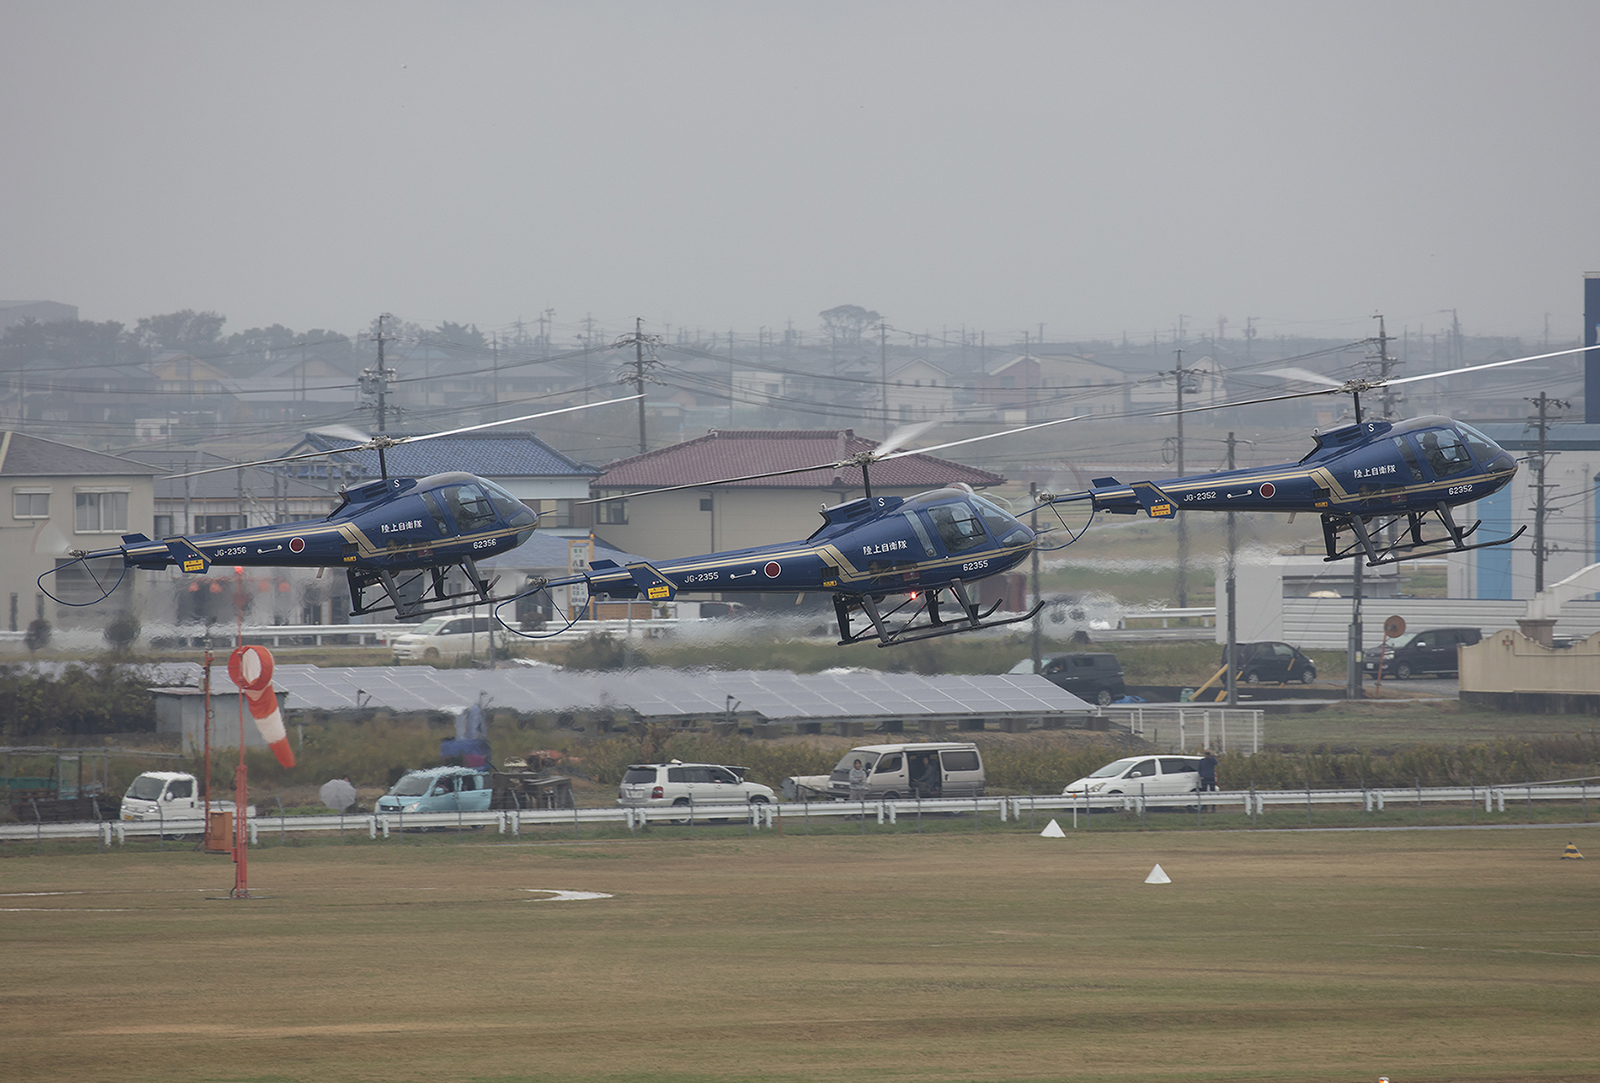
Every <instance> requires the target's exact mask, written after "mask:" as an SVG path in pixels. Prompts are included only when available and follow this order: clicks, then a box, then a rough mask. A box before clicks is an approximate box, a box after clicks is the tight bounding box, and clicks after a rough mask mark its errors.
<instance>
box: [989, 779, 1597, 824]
mask: <svg viewBox="0 0 1600 1083" xmlns="http://www.w3.org/2000/svg"><path fill="white" fill-rule="evenodd" d="M1596 795H1597V796H1600V790H1597V791H1596ZM1588 799H1589V789H1588V785H1587V783H1580V784H1579V785H1576V786H1571V785H1567V786H1548V785H1540V784H1538V783H1525V784H1523V785H1520V786H1516V785H1513V786H1417V787H1408V788H1403V789H1402V788H1394V787H1390V788H1386V789H1359V790H1358V789H1345V790H1311V789H1305V790H1256V789H1249V790H1213V791H1209V792H1206V793H1203V794H1202V793H1198V792H1190V793H1181V794H1161V795H1150V796H1145V795H1141V794H1132V793H1124V794H1109V795H1101V794H1092V795H1084V794H1059V795H1052V796H1041V797H1013V798H1011V799H1010V800H1011V802H1012V818H1013V819H1017V818H1020V817H1021V816H1022V814H1023V813H1024V812H1029V813H1035V812H1072V813H1074V814H1076V813H1077V812H1083V813H1085V814H1087V813H1090V812H1103V811H1121V812H1143V811H1145V810H1147V809H1173V808H1183V809H1191V808H1194V807H1195V805H1196V804H1197V803H1198V804H1201V805H1205V806H1207V807H1221V808H1224V809H1226V808H1227V807H1228V806H1230V805H1237V806H1239V809H1240V811H1241V812H1242V813H1243V814H1244V815H1246V816H1250V815H1255V814H1259V813H1262V812H1265V811H1266V810H1267V809H1268V808H1269V807H1306V808H1309V807H1310V806H1312V805H1359V806H1361V808H1362V809H1363V810H1364V811H1367V812H1382V811H1384V810H1385V809H1387V808H1388V807H1389V806H1390V805H1391V804H1393V805H1395V806H1397V807H1399V806H1404V805H1408V804H1412V805H1417V806H1421V805H1423V804H1438V803H1456V804H1461V803H1466V804H1469V805H1472V806H1473V807H1477V805H1478V804H1479V802H1482V804H1483V810H1484V811H1485V812H1504V811H1505V810H1506V802H1507V801H1508V800H1510V801H1512V802H1518V801H1527V802H1528V803H1529V805H1530V806H1531V804H1532V803H1533V802H1534V801H1578V802H1581V803H1585V804H1586V803H1587V802H1588Z"/></svg>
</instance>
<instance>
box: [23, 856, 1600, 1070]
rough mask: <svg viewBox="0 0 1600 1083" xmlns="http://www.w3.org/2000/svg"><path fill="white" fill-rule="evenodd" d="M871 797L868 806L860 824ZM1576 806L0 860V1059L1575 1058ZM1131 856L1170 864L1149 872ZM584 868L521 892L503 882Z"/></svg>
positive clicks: (874, 1063)
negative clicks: (1079, 826)
mask: <svg viewBox="0 0 1600 1083" xmlns="http://www.w3.org/2000/svg"><path fill="white" fill-rule="evenodd" d="M869 831H870V826H869ZM1570 838H1576V840H1577V841H1578V842H1579V843H1580V844H1582V845H1585V846H1587V847H1590V848H1600V839H1597V838H1596V836H1595V830H1594V829H1593V828H1589V829H1578V828H1574V829H1566V830H1560V831H1551V830H1530V831H1519V832H1506V831H1451V832H1427V833H1423V832H1415V831H1403V832H1387V833H1356V834H1348V835H1340V834H1308V833H1305V832H1299V833H1293V834H1285V833H1277V832H1265V831H1258V832H1253V833H1252V832H1248V831H1237V832H1221V831H1216V832H1207V833H1195V832H1190V833H1177V832H1160V833H1152V832H1130V831H1114V832H1112V831H1099V830H1091V831H1077V832H1074V833H1071V834H1070V835H1069V837H1067V838H1065V839H1058V840H1049V839H1041V838H1039V837H1037V836H1036V835H1035V834H1032V833H1028V834H1020V833H1008V834H992V835H991V834H977V835H966V834H961V833H959V832H955V831H952V832H949V833H943V834H937V835H923V836H920V837H918V836H906V835H898V836H895V837H887V836H882V835H874V834H870V833H869V834H867V835H865V836H861V835H854V836H853V835H849V834H837V835H829V836H814V837H810V838H807V837H803V836H796V835H794V834H792V833H786V834H785V835H784V836H782V837H779V836H776V835H770V834H769V835H761V836H756V837H754V838H748V837H727V836H724V837H719V838H716V839H707V840H697V841H695V842H689V841H687V840H683V841H670V840H654V841H652V842H651V843H634V842H629V841H616V842H591V843H582V844H573V843H566V844H559V845H557V844H542V845H538V844H523V845H509V844H501V843H498V842H490V841H487V840H485V841H480V842H477V843H474V844H466V845H461V844H450V843H447V842H445V841H444V840H441V839H438V838H434V839H429V840H426V841H421V842H418V843H417V844H415V845H412V844H407V845H404V846H386V845H377V844H371V845H363V846H347V847H338V846H328V845H324V846H320V847H315V848H307V849H299V848H292V847H291V848H285V849H274V848H271V847H261V848H258V849H257V850H255V851H253V852H252V860H251V864H250V884H251V888H252V891H253V892H254V893H255V894H256V895H257V896H258V897H257V898H254V899H251V900H247V901H228V900H226V899H225V898H224V897H223V896H224V895H225V894H226V891H227V889H228V887H230V886H231V884H232V879H233V866H232V865H231V864H230V863H229V862H228V860H227V859H226V858H225V857H215V856H205V855H199V854H193V853H189V852H170V851H169V852H168V853H165V854H136V853H127V852H113V853H108V854H94V853H90V854H84V855H80V856H63V857H58V858H51V859H45V860H39V859H33V858H29V857H26V856H14V857H8V858H7V859H6V862H5V872H6V875H5V891H7V892H13V893H16V892H81V894H63V895H34V896H19V895H10V896H7V897H6V898H4V899H0V905H3V906H7V907H18V908H23V909H21V911H20V912H7V913H4V914H0V947H3V950H4V953H5V958H6V966H5V968H4V970H3V974H4V977H3V978H0V998H3V999H0V1006H3V1008H4V1011H5V1014H6V1019H7V1024H8V1025H7V1035H8V1036H7V1041H6V1050H5V1065H6V1075H7V1078H8V1079H14V1080H18V1081H24V1083H26V1081H33V1080H54V1079H62V1078H91V1079H97V1078H122V1077H127V1078H143V1077H145V1076H149V1075H159V1076H160V1077H161V1078H163V1079H169V1080H174V1081H178V1083H184V1081H190V1080H218V1079H223V1080H250V1079H274V1080H281V1081H284V1083H299V1081H311V1080H324V1079H339V1080H383V1081H385V1083H409V1081H413V1080H416V1081H422V1080H438V1079H474V1080H493V1081H507V1083H509V1081H522V1080H541V1081H574V1083H577V1081H585V1083H587V1081H607V1083H628V1081H634V1080H640V1081H643V1080H649V1081H651V1083H658V1081H661V1080H674V1079H681V1080H690V1079H693V1080H714V1081H729V1083H732V1081H743V1080H765V1081H769V1083H770V1081H777V1083H789V1081H800V1080H808V1081H810V1080H816V1081H824V1083H826V1081H831V1080H859V1079H885V1080H917V1081H925V1080H933V1081H943V1080H952V1081H954V1080H961V1081H982V1083H987V1081H993V1083H1001V1081H1013V1080H1106V1079H1111V1080H1117V1081H1119V1083H1146V1081H1149V1083H1157V1081H1161V1083H1165V1081H1170V1080H1174V1079H1199V1080H1205V1079H1216V1080H1273V1081H1289V1083H1297V1081H1306V1083H1311V1081H1319V1083H1320V1081H1322V1080H1328V1079H1376V1078H1377V1077H1378V1076H1379V1075H1387V1076H1389V1077H1390V1078H1391V1079H1396V1080H1405V1081H1408V1083H1409V1081H1442V1080H1466V1081H1485V1083H1488V1081H1500V1080H1510V1079H1517V1080H1535V1081H1536V1080H1547V1081H1551V1083H1555V1081H1572V1080H1592V1079H1600V1054H1597V1053H1596V1052H1595V1049H1594V1045H1593V1040H1592V1027H1593V1020H1594V1018H1595V1015H1596V1013H1597V1011H1600V982H1597V981H1595V973H1594V968H1595V961H1596V959H1597V958H1600V933H1597V931H1596V926H1595V923H1594V921H1593V900H1594V895H1595V889H1596V887H1597V880H1596V877H1597V875H1600V871H1597V870H1600V866H1597V865H1596V863H1595V862H1594V861H1593V860H1591V861H1588V862H1574V861H1561V860H1559V854H1560V852H1561V848H1562V846H1563V845H1564V844H1565V843H1566V842H1567V841H1569V839H1570ZM1157 863H1160V864H1161V866H1162V868H1163V869H1164V870H1165V871H1166V872H1167V873H1168V874H1169V875H1170V876H1171V878H1172V881H1173V882H1172V883H1170V884H1166V885H1148V884H1145V883H1144V879H1145V876H1146V874H1147V873H1148V872H1149V871H1150V869H1151V868H1152V866H1153V865H1155V864H1157ZM534 888H560V889H567V890H580V891H597V892H605V893H608V894H610V895H611V896H612V897H611V898H609V899H602V900H594V901H587V902H533V901H528V900H529V899H531V898H533V896H532V894H531V893H530V891H529V890H528V889H534Z"/></svg>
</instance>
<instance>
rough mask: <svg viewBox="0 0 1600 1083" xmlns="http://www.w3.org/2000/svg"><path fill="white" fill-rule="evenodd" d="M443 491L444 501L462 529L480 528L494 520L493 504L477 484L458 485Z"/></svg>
mask: <svg viewBox="0 0 1600 1083" xmlns="http://www.w3.org/2000/svg"><path fill="white" fill-rule="evenodd" d="M443 492H444V499H445V503H446V504H448V505H450V510H451V511H453V512H455V516H456V525H457V526H458V527H460V528H461V530H462V531H471V530H482V529H483V528H484V527H486V526H489V525H491V524H492V523H493V522H494V505H493V504H491V503H489V497H488V495H487V494H486V493H484V491H483V490H482V489H481V488H479V487H478V486H477V485H458V486H456V487H455V488H453V489H445V490H443Z"/></svg>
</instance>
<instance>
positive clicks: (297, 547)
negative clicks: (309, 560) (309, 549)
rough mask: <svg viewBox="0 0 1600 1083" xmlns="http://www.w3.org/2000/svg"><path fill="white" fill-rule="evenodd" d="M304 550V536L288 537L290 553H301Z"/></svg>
mask: <svg viewBox="0 0 1600 1083" xmlns="http://www.w3.org/2000/svg"><path fill="white" fill-rule="evenodd" d="M305 551H306V540H305V539H304V538H290V539H289V552H291V553H303V552H305Z"/></svg>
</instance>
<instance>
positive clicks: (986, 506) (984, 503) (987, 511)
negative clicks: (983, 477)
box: [972, 496, 1028, 549]
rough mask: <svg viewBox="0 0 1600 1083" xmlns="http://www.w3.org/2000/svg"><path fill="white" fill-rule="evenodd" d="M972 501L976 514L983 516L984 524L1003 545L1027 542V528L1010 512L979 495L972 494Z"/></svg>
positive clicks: (1008, 545)
mask: <svg viewBox="0 0 1600 1083" xmlns="http://www.w3.org/2000/svg"><path fill="white" fill-rule="evenodd" d="M972 502H973V503H974V504H976V505H977V507H978V514H979V515H981V516H983V522H984V525H985V526H987V527H988V528H989V533H991V534H993V535H994V536H995V537H997V538H999V539H1000V544H1001V545H1002V546H1003V547H1005V548H1007V549H1010V548H1011V547H1012V546H1016V545H1024V544H1026V543H1027V541H1028V528H1027V527H1025V526H1023V525H1022V524H1021V523H1019V522H1018V521H1017V520H1016V518H1015V517H1014V516H1013V515H1012V514H1011V513H1010V512H1008V511H1006V510H1005V509H1004V508H1002V507H1000V505H998V504H996V503H994V502H993V501H990V500H986V499H984V498H983V497H981V496H974V497H973V498H972Z"/></svg>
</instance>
